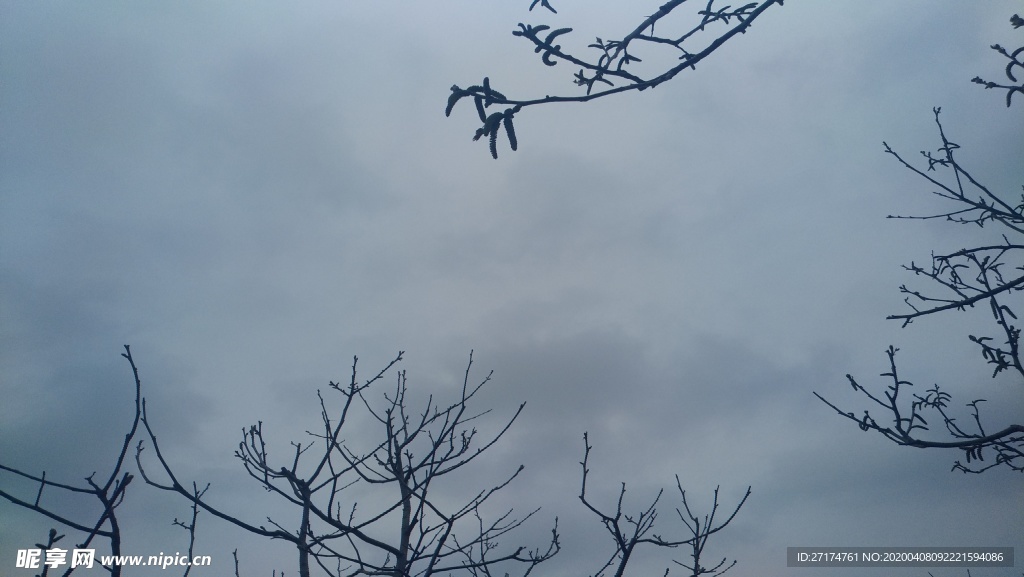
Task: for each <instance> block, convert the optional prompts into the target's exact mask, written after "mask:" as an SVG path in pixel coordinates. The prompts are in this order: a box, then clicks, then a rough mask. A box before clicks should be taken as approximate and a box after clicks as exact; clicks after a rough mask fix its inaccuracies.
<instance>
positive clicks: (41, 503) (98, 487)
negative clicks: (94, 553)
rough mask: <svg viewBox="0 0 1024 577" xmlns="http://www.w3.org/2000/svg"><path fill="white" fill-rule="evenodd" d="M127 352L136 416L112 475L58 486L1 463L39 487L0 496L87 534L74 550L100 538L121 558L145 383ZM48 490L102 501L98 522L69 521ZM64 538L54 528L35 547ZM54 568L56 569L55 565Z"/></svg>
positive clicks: (116, 574) (115, 575)
mask: <svg viewBox="0 0 1024 577" xmlns="http://www.w3.org/2000/svg"><path fill="white" fill-rule="evenodd" d="M124 351H125V352H124V353H122V354H121V356H123V357H124V358H125V359H127V360H128V363H129V364H130V365H131V368H132V374H133V375H134V377H135V416H134V418H133V420H132V424H131V427H130V428H129V430H128V433H127V434H125V437H124V443H123V444H122V445H121V450H120V452H119V453H118V455H117V459H116V460H115V461H114V466H113V468H112V470H111V471H110V474H109V475H107V476H106V480H105V481H97V480H96V479H95V477H96V473H95V472H93V473H92V474H90V475H89V476H88V477H86V478H85V485H71V484H66V483H58V482H55V481H52V480H50V479H47V478H46V471H43V473H42V474H41V475H33V474H31V473H26V472H24V471H22V470H21V469H18V468H15V467H11V466H8V465H4V464H0V470H2V471H6V472H7V473H10V474H12V475H15V476H17V477H21V478H23V479H28V480H29V481H32V482H33V483H38V485H39V488H38V490H37V491H36V494H35V497H34V498H30V499H23V498H19V497H16V496H15V495H13V494H11V493H10V492H8V491H6V490H4V489H0V497H3V498H4V499H7V500H8V501H10V502H11V503H14V504H15V505H18V506H20V507H24V508H26V509H29V510H31V511H35V512H36V513H39V514H40V515H43V516H44V517H47V518H49V519H52V520H54V521H57V522H58V523H61V524H62V525H64V526H66V527H70V528H72V529H75V530H78V531H81V532H82V533H84V534H85V538H84V539H83V540H82V541H81V542H79V543H77V544H76V545H75V548H77V549H86V548H90V545H93V542H94V541H95V540H96V539H97V538H101V539H105V540H107V541H108V542H109V544H110V554H111V555H112V556H117V555H121V525H120V523H119V522H118V519H117V511H116V509H117V507H118V506H120V505H121V503H123V502H124V497H125V491H126V490H127V488H128V485H129V484H131V482H132V480H133V479H134V477H133V475H132V474H131V473H129V472H128V471H125V470H124V462H125V457H126V456H127V454H128V449H129V447H130V446H131V443H132V439H134V437H135V433H136V432H137V430H138V427H139V421H140V418H141V415H142V412H141V405H140V403H141V400H142V383H141V381H140V380H139V371H138V369H137V368H136V367H135V361H134V359H132V351H131V348H129V346H128V345H125V346H124ZM100 483H102V484H100ZM48 488H52V489H55V490H57V491H59V492H62V493H65V494H69V495H75V496H89V497H91V498H93V499H95V500H96V501H98V502H99V506H100V510H99V513H98V515H97V516H96V518H95V519H93V518H90V519H88V520H83V519H71V518H69V517H68V516H67V515H66V514H64V513H62V512H60V511H59V510H58V509H57V508H56V506H55V505H53V504H50V501H51V500H50V499H44V492H47V491H46V490H47V489H48ZM50 492H52V491H50ZM47 494H49V493H47ZM64 537H65V535H61V534H58V532H57V530H56V529H51V530H50V534H49V537H48V539H47V542H46V544H36V547H37V548H38V549H40V550H42V551H44V552H45V551H48V550H50V549H53V548H54V546H55V545H56V544H57V543H58V542H59V541H60V540H61V539H63V538H64ZM44 554H45V553H44ZM65 563H66V564H67V568H66V569H65V571H64V575H65V577H66V576H68V575H71V573H72V572H73V571H74V569H75V568H73V567H71V563H70V555H69V556H68V558H67V559H66V560H65ZM50 568H51V567H50V566H47V565H43V566H42V571H43V573H42V575H44V576H45V575H47V573H48V571H49V569H50ZM54 568H56V566H55V567H54ZM104 568H105V569H106V570H107V572H109V573H110V575H111V576H112V577H120V575H121V567H120V566H119V565H116V564H115V565H113V566H110V567H104Z"/></svg>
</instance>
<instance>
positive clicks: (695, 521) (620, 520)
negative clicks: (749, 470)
mask: <svg viewBox="0 0 1024 577" xmlns="http://www.w3.org/2000/svg"><path fill="white" fill-rule="evenodd" d="M583 446H584V452H583V461H582V462H580V465H581V466H582V467H583V482H582V486H581V488H580V501H582V502H583V505H584V506H585V507H586V508H587V509H588V510H590V512H591V513H593V514H594V515H596V516H597V517H598V518H599V519H600V520H601V524H603V525H604V528H605V530H607V531H608V533H609V535H611V537H612V542H613V544H614V547H613V549H612V554H611V555H610V556H609V557H608V560H607V561H605V563H604V565H602V566H601V568H600V569H599V570H598V571H597V572H596V573H594V574H593V576H592V577H604V576H605V575H609V574H610V575H613V576H614V577H622V575H624V574H625V571H626V566H627V565H628V564H629V562H630V560H631V559H632V558H633V553H634V551H635V550H636V548H637V547H638V546H640V545H643V546H645V547H648V546H649V547H655V548H670V549H674V548H676V547H680V546H682V545H688V546H689V547H690V556H691V559H692V563H693V564H692V565H687V564H685V563H683V562H681V561H673V562H674V563H675V564H676V565H679V566H681V567H683V568H685V569H686V570H688V571H691V573H690V575H692V576H693V577H699V576H700V575H721V574H723V573H725V572H726V571H728V570H729V569H730V568H732V566H733V565H735V564H736V562H735V561H733V562H732V563H731V564H729V565H728V566H726V567H725V568H724V569H722V567H723V566H724V565H725V563H726V560H725V559H722V561H721V562H720V563H718V564H717V565H716V566H715V567H712V568H708V567H705V566H703V565H701V563H700V559H701V555H702V554H703V552H704V546H705V545H706V544H707V541H708V538H709V537H710V536H711V535H713V534H715V533H717V532H719V531H721V530H722V529H724V528H725V527H726V526H727V525H728V524H729V523H731V522H732V520H733V518H735V517H736V514H737V513H739V511H740V507H742V506H743V504H744V503H746V502H747V498H748V497H750V487H747V492H746V494H745V495H743V499H741V500H740V502H739V504H738V505H736V509H734V510H733V512H732V514H731V515H729V518H728V519H726V520H725V521H723V522H721V523H719V524H718V525H715V514H716V513H717V512H718V488H717V487H716V488H715V498H714V502H713V504H712V508H711V513H710V514H709V515H706V516H705V517H704V518H703V521H702V520H701V519H700V518H699V516H697V515H694V514H693V513H692V512H691V510H690V505H689V503H688V502H687V500H686V491H685V490H683V486H682V483H681V482H680V481H679V476H678V475H676V487H677V488H678V489H679V494H680V498H681V500H682V504H683V507H684V508H685V510H686V515H683V512H682V511H681V510H680V509H678V508H677V509H676V513H678V514H679V519H680V520H681V521H682V522H683V523H684V524H685V525H686V527H687V529H688V530H689V533H690V534H691V535H692V537H688V538H684V539H666V538H664V537H662V536H661V535H659V534H657V533H654V532H653V530H654V523H655V520H656V519H657V518H658V510H657V505H658V501H659V500H661V496H662V494H663V493H664V490H661V491H658V494H657V495H656V496H655V497H654V499H653V500H652V501H651V504H650V505H648V506H647V508H646V509H644V510H643V511H640V512H639V513H637V514H634V515H627V514H624V513H623V512H622V502H623V499H624V498H625V496H626V484H625V483H622V486H621V488H620V489H619V497H618V500H617V501H616V504H615V512H614V513H610V512H605V511H602V510H601V509H599V508H597V506H595V505H594V504H593V503H592V502H591V501H590V500H589V499H588V498H587V476H588V475H589V473H590V468H589V462H590V451H591V449H592V447H591V445H590V440H589V438H588V436H587V434H586V433H584V434H583ZM691 522H692V525H691ZM609 572H610V573H609ZM668 573H669V569H668V568H666V569H665V573H664V575H666V576H667V575H668Z"/></svg>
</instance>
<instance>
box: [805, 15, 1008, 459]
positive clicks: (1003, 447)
mask: <svg viewBox="0 0 1024 577" xmlns="http://www.w3.org/2000/svg"><path fill="white" fill-rule="evenodd" d="M1011 23H1012V24H1013V26H1014V27H1015V28H1019V27H1020V26H1022V25H1024V20H1022V19H1021V18H1020V17H1019V16H1017V15H1016V14H1015V15H1014V16H1013V18H1012V19H1011ZM993 48H994V49H996V50H997V51H998V52H1000V53H1001V54H1003V55H1005V56H1006V57H1007V58H1009V59H1010V60H1011V62H1010V64H1009V65H1008V66H1007V67H1006V75H1007V77H1008V78H1009V79H1010V80H1011V81H1016V79H1015V77H1014V75H1013V72H1014V67H1016V66H1024V64H1022V63H1021V61H1020V60H1019V59H1018V57H1019V55H1020V54H1021V53H1024V47H1021V48H1019V49H1017V50H1015V51H1014V52H1013V53H1012V54H1011V53H1007V52H1006V50H1004V49H1003V48H1001V47H999V46H998V45H996V46H993ZM975 82H978V83H981V84H985V85H986V87H987V88H995V87H999V88H1005V89H1006V90H1007V95H1006V101H1007V105H1009V103H1010V99H1011V97H1012V95H1013V94H1014V93H1015V92H1020V91H1021V90H1022V87H1020V86H1012V85H1011V86H1001V85H997V84H995V83H988V82H985V81H981V80H980V79H978V78H976V79H975ZM933 113H934V115H935V124H936V125H937V126H938V131H939V137H940V140H941V142H942V145H941V146H940V147H939V148H938V151H937V152H928V151H924V152H922V153H921V154H922V156H923V157H924V158H925V161H926V166H924V167H917V166H915V165H913V164H911V163H910V162H908V161H907V160H905V159H904V158H903V157H902V156H900V154H899V153H897V152H896V151H895V150H893V149H892V148H891V147H890V146H889V145H888V144H885V143H883V144H884V146H885V152H886V153H888V154H891V155H892V156H893V157H894V158H896V160H897V161H898V162H899V163H900V164H902V165H903V166H904V167H906V168H907V169H908V170H910V171H912V172H913V173H915V174H917V175H918V176H920V177H921V178H923V179H925V180H927V181H928V182H929V183H930V184H931V185H932V186H934V187H935V190H933V191H932V193H933V194H935V195H936V196H938V197H940V198H942V199H944V200H945V201H948V202H949V203H951V207H950V208H948V209H944V210H941V211H939V212H938V213H936V214H933V215H927V216H890V217H889V218H901V219H911V220H931V219H941V220H944V221H946V222H949V223H951V224H959V225H976V226H978V227H979V228H983V227H985V226H986V225H988V227H989V230H992V229H993V228H994V229H996V231H997V232H998V233H999V237H998V239H987V240H986V241H984V242H982V243H980V244H979V245H978V246H974V247H971V248H962V249H960V250H955V251H950V252H941V253H935V252H933V253H932V257H931V263H930V264H929V265H926V266H921V265H918V264H916V263H914V262H911V263H910V264H909V265H905V266H904V268H905V269H906V270H907V271H909V272H911V273H913V274H914V276H915V277H923V278H924V279H925V280H926V281H927V283H928V284H929V285H930V287H931V288H929V289H914V288H910V287H908V286H907V285H903V286H901V287H900V292H902V293H903V294H905V295H906V298H905V299H904V300H905V302H906V304H907V306H908V307H909V308H910V310H909V312H905V313H900V314H894V315H890V316H889V317H888V318H889V319H894V320H899V321H902V322H903V326H904V327H906V326H907V325H909V324H911V323H912V322H913V321H915V320H918V319H921V318H923V317H926V316H930V315H935V314H939V313H943V314H945V313H947V312H950V311H966V310H968V309H973V308H975V306H980V307H984V308H986V309H988V310H989V311H990V312H991V314H992V320H993V322H994V323H995V325H996V327H997V328H996V334H997V335H998V336H996V337H991V336H984V335H969V336H968V338H969V339H970V341H971V342H972V343H974V344H975V345H977V346H978V347H979V349H980V353H981V355H982V357H983V358H984V360H985V362H986V363H987V364H988V365H989V367H990V368H991V369H992V374H991V376H992V377H996V376H997V375H999V374H1000V373H1004V372H1005V373H1007V374H1010V375H1013V377H1014V379H1013V380H1014V381H1016V383H1015V384H1016V385H1019V386H1024V365H1022V363H1021V350H1020V332H1021V330H1020V327H1019V326H1018V323H1019V321H1018V320H1017V313H1016V312H1015V311H1020V302H1019V299H1020V296H1021V291H1022V290H1024V194H1022V195H1021V196H1020V197H1019V198H1014V195H1011V194H1007V193H1001V192H999V191H993V190H992V189H990V188H989V187H987V186H985V185H984V184H982V183H981V182H980V181H979V180H978V179H976V178H975V177H974V175H972V174H971V173H970V172H969V171H968V170H967V169H966V168H965V167H964V166H963V165H962V164H960V162H959V161H958V160H957V157H956V151H957V150H958V149H959V146H958V145H957V144H956V143H954V142H952V141H950V140H949V139H948V138H947V136H946V133H945V130H944V129H943V126H942V122H941V121H940V118H939V113H940V109H939V108H935V109H934V111H933ZM940 173H944V174H945V175H946V176H945V177H944V178H943V177H941V176H940ZM898 350H899V349H897V348H895V347H893V346H890V347H889V348H888V349H887V350H886V355H887V356H888V361H889V362H888V364H889V370H888V371H886V372H884V373H882V375H881V376H882V377H884V378H885V379H886V380H887V382H888V383H889V384H888V386H887V387H886V389H885V390H884V391H883V392H882V394H878V393H874V392H872V390H871V389H870V388H868V387H865V386H864V385H862V384H861V383H860V382H858V381H857V380H856V379H854V378H853V377H852V376H850V375H847V379H848V380H849V382H850V384H851V385H852V386H853V389H854V390H855V391H857V392H859V393H862V394H863V395H865V396H866V397H867V398H868V399H869V400H870V401H871V402H872V403H874V404H875V405H878V406H879V407H881V408H882V413H883V414H885V415H886V417H885V418H884V419H881V422H879V421H878V420H876V419H875V417H874V416H872V414H871V412H870V411H868V410H865V411H864V415H863V416H862V417H858V416H856V415H855V414H854V413H852V412H845V411H843V410H842V409H840V408H839V407H837V406H836V405H834V404H832V403H831V402H829V401H827V400H825V399H824V398H823V397H822V396H821V395H818V393H815V395H817V396H818V398H819V399H821V400H822V401H824V402H825V403H827V404H828V405H829V406H830V407H832V408H833V409H835V410H836V411H837V412H838V413H839V414H840V415H842V416H844V417H846V418H848V419H850V420H852V421H855V422H856V423H857V424H858V425H859V426H860V428H861V429H862V430H864V431H872V430H873V431H877V432H879V433H881V434H882V435H883V436H885V437H886V438H888V439H889V440H891V441H893V442H895V443H897V444H900V445H906V446H910V447H919V448H947V449H956V450H959V451H963V453H964V455H965V461H966V463H962V462H961V461H959V460H957V461H956V462H955V464H954V465H953V470H960V471H963V472H965V473H967V472H970V473H981V472H982V471H986V470H988V469H991V468H993V467H998V466H1001V465H1002V466H1006V467H1009V468H1010V469H1012V470H1014V471H1020V472H1024V423H1022V424H1008V425H1006V426H1002V427H998V426H997V427H992V426H990V425H984V424H983V423H982V417H981V412H982V405H981V403H983V402H985V399H974V400H973V401H971V402H969V403H967V405H966V406H967V407H969V421H968V422H967V423H964V422H962V421H958V417H957V416H956V414H955V413H954V412H953V410H952V409H951V402H952V398H953V397H952V395H951V394H950V393H949V392H947V391H946V390H945V389H942V388H940V387H939V385H937V384H936V385H934V386H932V388H930V389H927V390H926V391H924V392H923V393H921V394H918V393H914V394H911V397H912V398H910V399H908V398H907V397H906V393H907V389H908V388H909V387H912V386H913V383H912V382H911V381H910V380H907V379H905V378H904V377H902V376H901V375H900V373H899V372H898V370H897V366H896V353H897V351H898ZM1018 377H1019V378H1018ZM1019 392H1024V391H1019ZM901 394H903V397H901V396H900V395H901ZM926 415H928V418H932V417H931V415H937V416H938V418H939V419H941V421H942V426H941V428H939V427H933V426H932V425H929V423H928V420H926V418H925V416H926ZM942 428H944V429H945V431H944V432H943V431H942V430H941V429H942ZM936 429H938V431H936ZM937 432H938V433H939V434H940V435H942V437H944V438H942V437H937V436H936V433H937ZM986 455H989V456H990V457H991V460H988V461H986Z"/></svg>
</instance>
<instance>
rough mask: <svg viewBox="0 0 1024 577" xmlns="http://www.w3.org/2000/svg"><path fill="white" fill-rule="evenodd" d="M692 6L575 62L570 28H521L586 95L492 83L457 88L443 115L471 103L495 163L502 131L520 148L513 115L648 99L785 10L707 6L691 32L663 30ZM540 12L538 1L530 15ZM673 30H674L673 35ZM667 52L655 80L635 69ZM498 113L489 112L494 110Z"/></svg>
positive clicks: (673, 9)
mask: <svg viewBox="0 0 1024 577" xmlns="http://www.w3.org/2000/svg"><path fill="white" fill-rule="evenodd" d="M686 1H687V0H670V1H669V2H666V3H664V4H662V5H661V6H660V7H659V8H658V9H657V11H655V12H654V13H653V14H651V15H649V16H647V17H646V18H644V19H643V20H642V21H641V22H640V23H639V24H638V25H636V26H635V27H634V28H633V30H632V31H630V32H628V33H627V34H626V35H625V36H623V37H621V38H619V39H617V40H616V39H607V40H603V39H601V38H600V37H598V38H596V40H595V41H594V42H593V43H591V44H590V45H589V46H588V48H590V49H592V51H591V52H590V53H589V54H588V55H587V56H582V55H577V54H575V53H573V52H570V51H567V50H564V49H563V48H562V45H561V44H557V43H556V42H557V41H558V40H559V39H560V37H563V36H564V35H566V34H569V33H570V32H572V31H573V29H572V28H567V27H562V28H557V29H552V27H551V26H548V25H546V24H539V25H533V24H523V23H520V24H519V29H518V30H515V31H513V32H512V34H513V35H514V36H517V37H520V38H523V39H524V40H526V41H527V42H529V43H530V44H531V45H532V46H533V50H534V52H536V53H538V54H540V56H541V61H542V62H543V63H544V64H545V65H547V66H555V65H557V64H558V63H559V62H561V63H564V64H568V65H570V66H572V67H573V68H576V69H577V72H576V73H575V74H573V83H574V84H575V85H576V86H579V87H581V88H583V89H584V93H583V94H572V95H554V96H553V95H550V94H548V95H545V96H544V97H533V98H516V97H508V96H505V95H504V94H503V93H501V92H498V91H497V90H496V89H494V88H493V86H492V85H491V80H490V78H489V77H485V78H484V79H483V82H482V83H481V84H478V85H472V86H469V87H467V88H461V87H459V86H458V85H453V86H452V88H451V95H450V96H449V97H448V105H447V107H446V108H445V115H446V116H451V113H452V110H453V109H454V107H455V105H456V104H458V102H459V101H460V100H462V99H464V98H471V99H472V101H473V104H474V105H475V108H476V112H477V116H478V117H479V120H480V122H481V126H480V128H478V129H477V130H476V133H475V135H474V136H473V140H480V139H481V138H484V137H487V141H488V145H489V147H490V152H491V156H492V157H493V158H498V147H497V146H498V145H497V143H498V136H499V134H500V133H501V132H502V131H504V132H505V136H506V138H507V139H508V142H509V147H510V148H511V149H512V150H516V149H517V148H518V147H519V143H518V139H517V137H516V133H515V129H514V126H513V120H514V118H515V115H516V114H518V113H519V112H520V111H522V110H523V109H524V108H527V107H530V106H538V105H547V104H554V103H565V102H589V101H591V100H596V99H598V98H604V97H606V96H611V95H613V94H619V93H622V92H629V91H638V92H639V91H643V90H647V89H648V88H655V87H656V86H658V85H660V84H662V83H664V82H667V81H669V80H672V79H673V78H675V77H676V75H678V74H679V73H680V72H683V71H684V70H686V69H691V70H692V69H695V68H696V66H697V64H698V63H700V62H701V61H703V60H704V59H705V58H707V57H708V56H710V55H711V53H713V52H714V51H715V50H717V49H718V48H719V47H721V46H722V45H723V44H725V43H726V42H727V41H728V40H729V39H730V38H733V37H735V36H736V35H738V34H743V33H745V32H746V31H747V28H749V27H750V25H751V24H753V22H754V20H756V19H757V18H758V17H759V16H760V15H761V14H762V13H764V11H765V10H767V9H768V8H769V7H770V6H772V5H775V4H777V5H779V6H781V5H782V3H783V0H764V1H763V2H749V3H747V4H744V5H742V6H739V7H736V8H733V7H732V6H724V7H720V8H719V7H717V6H715V5H714V0H708V1H707V3H706V4H704V3H702V4H701V5H702V6H703V8H701V9H698V10H697V12H696V15H695V17H694V18H693V19H692V20H691V22H689V23H688V24H682V25H680V24H678V23H676V22H674V21H673V22H669V23H666V22H663V20H665V19H666V17H667V16H669V15H670V14H672V15H673V16H676V17H681V16H682V10H681V9H680V8H681V7H682V6H683V4H685V3H686ZM537 5H538V0H533V2H532V4H531V5H530V10H533V8H535V7H536V6H537ZM540 5H541V6H542V7H544V8H547V9H548V10H549V11H550V12H551V13H553V14H554V13H556V10H555V9H554V8H553V7H552V6H551V5H550V4H549V3H548V2H547V0H541V3H540ZM673 26H675V28H673ZM664 27H667V28H669V31H668V32H661V31H659V32H658V33H655V29H656V28H659V30H660V28H664ZM656 47H657V48H663V49H666V50H667V51H669V53H670V54H672V55H673V56H674V59H673V61H674V64H672V65H670V66H667V67H658V68H655V70H654V71H653V72H641V71H638V70H636V69H637V67H638V66H637V63H640V62H642V61H643V60H642V59H641V57H640V56H638V55H639V54H641V53H642V54H644V57H647V53H648V52H649V51H650V50H651V49H653V48H656ZM492 106H493V107H496V109H497V110H496V111H494V112H489V109H490V108H491V107H492Z"/></svg>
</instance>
